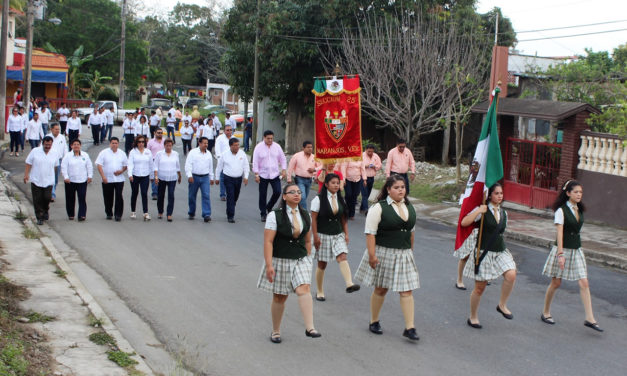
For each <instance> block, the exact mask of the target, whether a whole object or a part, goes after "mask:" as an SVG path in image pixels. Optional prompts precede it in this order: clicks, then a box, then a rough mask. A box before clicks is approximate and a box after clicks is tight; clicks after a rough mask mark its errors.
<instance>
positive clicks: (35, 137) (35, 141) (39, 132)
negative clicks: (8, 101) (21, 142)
mask: <svg viewBox="0 0 627 376" xmlns="http://www.w3.org/2000/svg"><path fill="white" fill-rule="evenodd" d="M43 138H44V129H43V127H42V125H41V121H39V114H38V113H36V112H35V113H34V114H33V120H31V121H29V122H28V125H27V126H26V139H27V140H28V143H29V144H30V148H31V149H34V148H36V147H37V146H39V142H41V140H42V139H43Z"/></svg>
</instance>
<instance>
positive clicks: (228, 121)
mask: <svg viewBox="0 0 627 376" xmlns="http://www.w3.org/2000/svg"><path fill="white" fill-rule="evenodd" d="M224 116H225V119H224V128H226V126H227V125H230V126H231V127H232V128H233V129H237V122H236V121H235V119H232V118H231V113H230V112H227V113H226V115H224Z"/></svg>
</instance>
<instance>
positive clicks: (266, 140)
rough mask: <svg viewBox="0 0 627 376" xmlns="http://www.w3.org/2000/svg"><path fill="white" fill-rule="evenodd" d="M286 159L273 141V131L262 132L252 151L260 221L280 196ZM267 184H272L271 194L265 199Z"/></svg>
mask: <svg viewBox="0 0 627 376" xmlns="http://www.w3.org/2000/svg"><path fill="white" fill-rule="evenodd" d="M286 166H287V161H286V159H285V154H283V149H282V148H281V146H280V145H279V144H277V143H276V142H274V132H272V131H271V130H267V131H265V132H263V142H260V143H258V144H257V146H255V151H254V152H253V172H254V173H255V182H257V183H258V184H259V212H260V213H261V222H265V221H266V215H267V214H268V212H269V211H270V210H272V208H273V207H274V204H276V202H277V200H278V199H279V197H280V196H281V178H283V177H285V168H286ZM268 184H270V185H271V186H272V196H271V197H270V201H266V200H267V196H268Z"/></svg>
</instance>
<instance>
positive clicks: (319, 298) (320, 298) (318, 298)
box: [316, 295, 327, 302]
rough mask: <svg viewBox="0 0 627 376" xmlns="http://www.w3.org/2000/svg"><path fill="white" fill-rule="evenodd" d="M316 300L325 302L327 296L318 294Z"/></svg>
mask: <svg viewBox="0 0 627 376" xmlns="http://www.w3.org/2000/svg"><path fill="white" fill-rule="evenodd" d="M316 300H317V301H319V302H324V301H325V300H327V298H325V297H324V296H317V295H316Z"/></svg>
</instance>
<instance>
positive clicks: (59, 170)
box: [52, 159, 61, 198]
mask: <svg viewBox="0 0 627 376" xmlns="http://www.w3.org/2000/svg"><path fill="white" fill-rule="evenodd" d="M59 172H61V160H60V159H59V166H58V167H57V168H55V169H54V185H53V186H52V198H57V195H56V192H57V184H59Z"/></svg>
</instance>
